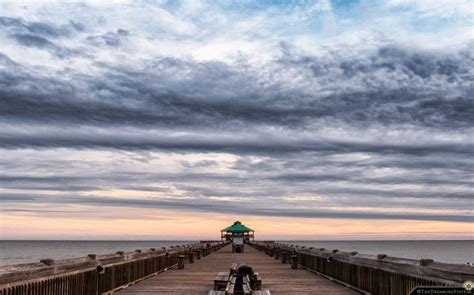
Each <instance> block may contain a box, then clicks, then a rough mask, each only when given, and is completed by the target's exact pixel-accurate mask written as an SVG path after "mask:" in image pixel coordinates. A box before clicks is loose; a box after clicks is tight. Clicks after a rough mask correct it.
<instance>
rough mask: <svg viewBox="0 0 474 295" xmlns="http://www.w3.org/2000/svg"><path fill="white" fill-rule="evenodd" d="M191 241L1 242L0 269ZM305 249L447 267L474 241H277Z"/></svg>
mask: <svg viewBox="0 0 474 295" xmlns="http://www.w3.org/2000/svg"><path fill="white" fill-rule="evenodd" d="M192 242H193V241H0V265H12V264H21V263H29V262H38V261H39V260H40V259H44V258H53V259H65V258H74V257H81V256H86V255H87V254H97V255H101V254H110V253H115V252H117V251H133V250H136V249H143V250H144V249H149V248H160V247H166V246H172V245H182V244H188V243H192ZM279 242H281V243H285V244H294V245H301V246H307V247H310V246H312V247H317V248H326V249H338V250H341V251H358V252H359V253H364V254H387V255H389V256H393V257H403V258H413V259H421V258H431V259H434V260H435V261H440V262H447V263H460V264H465V263H467V262H474V240H463V241H446V240H443V241H279Z"/></svg>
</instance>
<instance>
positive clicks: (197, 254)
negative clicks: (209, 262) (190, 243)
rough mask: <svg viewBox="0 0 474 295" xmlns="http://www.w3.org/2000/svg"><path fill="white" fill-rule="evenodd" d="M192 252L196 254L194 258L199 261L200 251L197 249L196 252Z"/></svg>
mask: <svg viewBox="0 0 474 295" xmlns="http://www.w3.org/2000/svg"><path fill="white" fill-rule="evenodd" d="M194 252H196V258H197V259H198V260H199V259H201V250H199V249H198V250H196V251H194Z"/></svg>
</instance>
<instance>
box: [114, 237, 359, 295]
mask: <svg viewBox="0 0 474 295" xmlns="http://www.w3.org/2000/svg"><path fill="white" fill-rule="evenodd" d="M233 263H237V264H240V263H247V264H248V265H250V266H252V268H253V269H254V270H255V271H256V272H258V273H260V275H261V277H262V289H268V290H270V292H271V294H281V295H283V294H285V295H290V294H295V295H310V294H315V295H318V294H328V295H332V294H334V295H336V294H337V295H344V294H359V293H357V292H354V291H353V290H351V289H350V288H347V287H345V286H343V285H341V284H338V283H335V282H332V281H330V280H328V279H326V278H324V277H321V276H318V275H315V274H313V273H311V272H308V271H306V270H304V269H302V268H299V269H296V270H295V269H291V265H290V263H289V261H288V262H287V263H285V264H283V263H282V262H281V260H279V259H278V260H277V259H274V258H273V257H270V256H267V255H265V253H264V252H261V251H258V250H257V249H255V248H251V247H247V248H246V250H245V252H244V253H232V246H231V245H227V246H225V247H224V248H222V249H220V250H219V251H217V252H216V253H213V254H212V255H209V256H207V257H204V258H202V259H201V260H197V261H195V263H193V264H189V265H185V267H184V269H182V270H180V269H172V270H170V271H167V272H164V273H162V274H160V275H158V276H154V277H152V278H149V279H147V280H144V281H142V282H140V283H138V284H135V285H133V286H130V287H129V288H126V289H124V290H122V291H120V292H118V294H119V295H133V294H135V295H150V294H165V295H171V294H175V295H184V294H203V295H204V294H208V293H209V290H213V288H214V278H215V277H216V274H217V273H218V272H220V271H226V270H228V269H229V267H230V266H231V265H232V264H233Z"/></svg>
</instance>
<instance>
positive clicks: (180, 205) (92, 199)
mask: <svg viewBox="0 0 474 295" xmlns="http://www.w3.org/2000/svg"><path fill="white" fill-rule="evenodd" d="M1 196H2V199H9V200H12V199H16V200H17V201H18V202H23V201H28V202H29V201H30V200H31V199H32V200H34V201H35V203H37V204H39V203H48V202H51V200H50V199H48V197H41V196H24V195H7V196H5V197H4V196H3V194H2V195H1ZM53 202H54V203H62V204H82V205H100V206H117V207H138V208H148V209H151V208H153V209H184V210H187V211H188V210H192V211H204V212H223V213H232V214H238V215H260V216H286V217H297V218H302V217H303V218H304V217H306V218H308V217H312V218H349V219H367V218H369V219H389V220H393V219H394V220H397V219H408V220H437V221H440V220H441V221H462V222H472V221H474V217H473V216H472V215H470V214H467V215H464V216H459V215H450V214H443V215H431V214H406V213H395V214H393V213H385V212H384V213H376V212H370V213H368V212H364V213H357V212H344V211H342V212H337V211H335V212H329V211H328V210H317V209H309V210H308V209H291V208H283V207H281V208H279V207H272V206H268V205H266V206H255V205H253V206H246V204H245V203H244V204H243V206H242V203H243V202H242V201H241V202H240V203H239V204H237V203H228V202H215V201H212V200H211V201H206V200H186V201H185V202H183V201H180V200H176V199H175V200H160V199H116V198H108V197H99V196H88V197H74V196H68V197H65V198H61V199H59V200H57V199H55V200H54V201H53Z"/></svg>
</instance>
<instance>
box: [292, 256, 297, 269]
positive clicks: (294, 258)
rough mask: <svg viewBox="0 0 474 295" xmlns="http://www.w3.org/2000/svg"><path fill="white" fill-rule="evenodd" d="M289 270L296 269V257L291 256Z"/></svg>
mask: <svg viewBox="0 0 474 295" xmlns="http://www.w3.org/2000/svg"><path fill="white" fill-rule="evenodd" d="M291 268H292V269H297V268H298V255H291Z"/></svg>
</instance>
